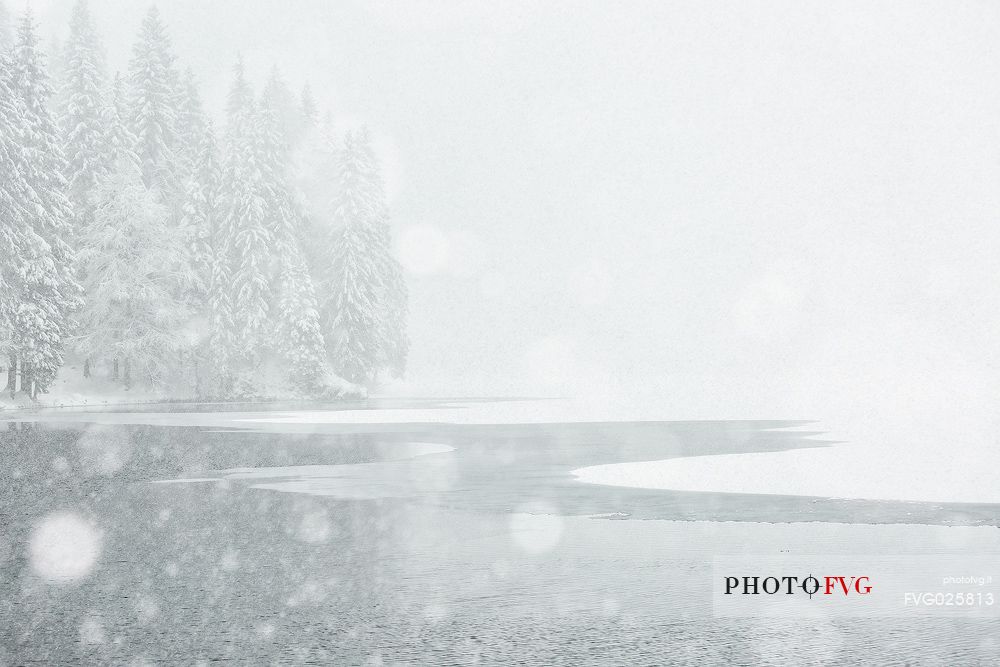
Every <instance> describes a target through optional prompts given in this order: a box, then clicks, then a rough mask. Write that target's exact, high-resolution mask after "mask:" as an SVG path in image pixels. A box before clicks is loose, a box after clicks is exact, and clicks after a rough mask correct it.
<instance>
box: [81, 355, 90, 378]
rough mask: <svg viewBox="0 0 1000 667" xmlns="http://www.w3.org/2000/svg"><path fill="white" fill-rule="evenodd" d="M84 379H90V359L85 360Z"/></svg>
mask: <svg viewBox="0 0 1000 667" xmlns="http://www.w3.org/2000/svg"><path fill="white" fill-rule="evenodd" d="M83 377H85V378H89V377H90V357H87V358H86V359H84V360H83Z"/></svg>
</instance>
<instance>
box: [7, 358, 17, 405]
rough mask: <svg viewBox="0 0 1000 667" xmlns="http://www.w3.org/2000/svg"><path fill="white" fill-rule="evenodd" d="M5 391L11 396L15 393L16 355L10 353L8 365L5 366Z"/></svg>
mask: <svg viewBox="0 0 1000 667" xmlns="http://www.w3.org/2000/svg"><path fill="white" fill-rule="evenodd" d="M7 391H9V392H10V397H11V398H14V394H15V393H17V356H16V355H13V354H12V355H10V366H8V367H7Z"/></svg>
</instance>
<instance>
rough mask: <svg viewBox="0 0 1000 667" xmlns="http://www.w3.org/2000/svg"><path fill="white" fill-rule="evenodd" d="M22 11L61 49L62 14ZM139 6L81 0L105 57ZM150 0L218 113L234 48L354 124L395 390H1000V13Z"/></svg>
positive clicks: (858, 407)
mask: <svg viewBox="0 0 1000 667" xmlns="http://www.w3.org/2000/svg"><path fill="white" fill-rule="evenodd" d="M30 5H31V6H32V8H33V9H34V11H35V12H36V17H37V19H38V22H39V28H40V34H41V35H42V37H43V45H44V44H45V42H46V39H45V38H46V37H48V39H50V40H57V41H58V40H61V39H64V38H65V31H66V30H67V25H68V18H69V11H70V6H71V3H68V2H41V1H38V0H33V1H32V2H31V3H30ZM146 9H147V6H146V5H145V4H144V3H128V4H122V3H118V2H113V1H109V0H93V1H92V2H91V13H92V14H93V16H94V20H95V23H96V24H97V26H98V29H99V31H100V32H101V34H102V35H103V37H104V41H105V43H106V45H107V48H108V56H109V61H110V62H109V65H110V69H112V70H113V69H116V68H118V69H124V68H125V65H126V63H127V58H128V57H129V54H130V48H131V44H132V42H133V40H134V37H135V33H136V30H137V29H138V26H139V24H140V22H141V19H142V16H143V15H144V13H145V11H146ZM160 9H161V14H162V16H163V20H164V22H165V23H166V25H167V26H168V29H169V31H170V35H171V38H172V40H173V42H174V46H175V50H176V52H177V54H178V56H179V62H180V64H181V65H182V66H191V67H192V68H193V69H194V70H195V72H196V73H197V75H198V77H199V80H200V81H201V87H202V91H203V95H204V96H205V99H206V108H207V109H208V110H209V111H210V112H211V113H213V114H215V115H216V117H218V115H219V114H220V113H221V109H222V108H223V101H224V96H225V92H226V90H227V87H228V83H229V80H230V76H231V70H232V66H233V63H234V61H235V58H236V54H237V53H242V55H243V57H244V59H245V61H246V67H247V72H248V78H249V79H250V80H251V81H252V82H254V83H255V84H257V85H260V84H261V83H262V82H263V81H264V79H265V78H266V76H267V73H268V72H269V71H270V68H271V67H272V65H273V64H276V65H277V66H278V67H279V69H280V70H281V71H282V73H283V74H284V76H285V77H286V78H287V79H288V80H289V83H290V85H291V86H292V88H293V89H296V88H297V87H299V86H300V85H301V84H304V83H306V82H308V83H310V84H311V87H312V90H313V91H314V94H315V96H316V98H317V100H318V106H319V107H320V108H321V109H325V108H328V109H331V110H332V113H333V117H334V119H335V121H336V122H337V123H339V124H342V125H344V126H350V125H352V124H354V123H356V122H360V120H362V119H363V120H364V122H366V123H368V124H369V126H370V127H371V130H372V132H373V135H374V136H375V137H376V145H377V148H378V150H379V153H380V157H381V159H382V161H383V163H384V165H385V167H386V170H387V181H388V187H389V194H390V197H391V201H390V205H391V206H392V209H393V220H394V237H395V240H396V245H397V251H398V254H399V257H400V259H401V261H402V263H403V265H404V267H405V268H407V270H408V281H409V287H410V291H411V307H410V311H411V316H410V336H411V339H412V346H411V356H410V364H409V370H408V373H407V381H406V384H403V385H400V386H399V387H396V388H395V390H397V391H401V392H409V393H413V392H417V393H438V394H441V393H445V394H461V393H479V394H483V393H522V394H535V395H539V394H541V395H579V396H584V397H589V398H593V399H594V400H596V401H601V402H604V401H611V402H613V401H620V400H623V399H627V400H630V401H632V400H637V397H638V396H650V397H653V398H654V399H655V402H656V404H657V405H659V406H660V407H663V408H664V409H666V410H668V411H670V412H671V413H673V412H675V411H676V412H677V416H712V417H716V418H723V417H741V416H756V415H762V416H769V417H770V416H777V413H780V415H781V416H783V417H806V418H821V417H825V416H828V415H829V414H831V413H838V412H843V413H844V414H854V413H858V414H863V413H864V411H865V410H870V411H875V412H881V413H883V414H884V413H886V411H889V412H891V413H893V414H896V415H897V416H900V417H909V416H913V415H916V414H919V413H921V412H922V411H924V410H925V409H934V410H938V411H940V410H941V409H942V408H943V407H944V406H945V405H948V404H950V403H961V404H962V405H963V406H969V403H970V402H972V403H977V402H979V403H981V405H974V406H972V407H971V408H970V409H971V410H972V411H973V412H975V413H976V420H979V419H982V418H983V415H982V412H980V411H979V410H978V408H984V409H985V408H986V406H988V405H989V403H990V402H991V400H990V398H989V396H988V394H987V390H986V389H985V387H986V386H987V385H989V386H992V384H993V383H994V376H995V374H996V361H997V359H996V357H997V354H996V349H997V345H996V342H995V335H994V332H995V331H996V330H997V327H996V324H997V321H998V312H1000V309H998V306H1000V303H998V302H1000V298H998V291H997V289H996V285H997V278H998V275H997V274H998V271H997V268H996V267H997V260H996V257H997V250H998V247H997V246H998V240H1000V235H998V233H997V232H996V230H995V225H996V211H997V210H998V208H1000V200H998V187H997V185H998V183H1000V162H998V159H997V157H998V154H1000V153H998V147H1000V136H998V129H1000V123H998V119H1000V94H998V93H1000V90H998V81H1000V76H998V74H1000V72H998V71H997V69H998V62H1000V59H998V58H997V57H996V40H995V35H996V34H997V28H998V27H1000V26H998V21H1000V8H998V7H997V6H995V5H990V4H988V3H976V2H965V3H954V4H950V5H948V7H947V11H945V10H943V8H942V6H941V5H940V4H939V3H912V2H908V3H881V4H879V5H877V6H873V5H871V4H869V3H837V5H835V6H834V5H830V4H829V3H820V2H794V3H793V2H755V3H739V4H734V3H719V2H711V3H700V2H698V3H696V2H674V3H669V4H666V3H629V4H621V5H619V4H611V3H597V2H587V3H569V2H547V3H529V2H509V3H503V4H502V5H497V6H492V7H486V6H482V4H481V3H472V2H468V3H464V2H430V1H418V2H410V3H406V4H405V5H397V4H394V3H380V2H375V3H370V2H338V3H329V2H320V1H318V0H317V1H315V2H308V1H297V2H291V3H289V2H277V1H274V2H266V1H262V0H255V2H254V3H252V7H251V6H248V5H247V4H246V3H241V2H230V1H218V2H212V3H202V2H184V1H171V2H166V3H160ZM11 10H12V11H17V10H18V8H17V7H14V6H12V7H11ZM963 410H964V407H963ZM824 413H825V414H824ZM977 423H978V422H977Z"/></svg>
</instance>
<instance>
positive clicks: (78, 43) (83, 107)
mask: <svg viewBox="0 0 1000 667" xmlns="http://www.w3.org/2000/svg"><path fill="white" fill-rule="evenodd" d="M64 58H65V63H64V67H65V79H64V83H63V87H62V95H61V96H60V114H59V125H60V127H61V129H62V138H63V150H64V153H65V155H66V161H67V171H66V180H67V181H68V183H69V192H68V196H69V200H70V203H71V204H72V206H73V213H74V231H75V230H76V229H79V228H82V227H84V226H86V225H88V224H89V221H90V216H91V215H92V213H93V206H92V203H91V201H90V196H91V194H92V192H93V189H94V187H95V185H96V183H97V181H98V179H99V178H101V176H103V175H104V174H106V173H107V171H108V168H109V164H108V161H107V151H106V147H105V140H106V133H107V132H106V129H105V118H104V113H105V105H106V102H105V101H104V94H105V72H104V69H105V68H104V54H103V50H102V48H101V45H100V42H99V41H98V38H97V33H96V32H95V30H94V25H93V22H92V21H91V18H90V11H89V8H88V3H87V0H77V2H76V4H75V5H74V7H73V14H72V18H71V19H70V32H69V41H67V43H66V47H65V49H64Z"/></svg>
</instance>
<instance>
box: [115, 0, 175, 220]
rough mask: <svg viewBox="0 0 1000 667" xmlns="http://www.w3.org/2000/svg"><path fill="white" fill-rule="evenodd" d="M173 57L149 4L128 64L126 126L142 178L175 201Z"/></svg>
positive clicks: (151, 186)
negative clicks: (133, 141) (133, 140)
mask: <svg viewBox="0 0 1000 667" xmlns="http://www.w3.org/2000/svg"><path fill="white" fill-rule="evenodd" d="M174 60H175V58H174V55H173V51H172V48H171V46H170V40H169V38H168V37H167V33H166V29H165V27H164V25H163V22H162V21H161V19H160V13H159V11H157V9H156V7H155V6H154V7H151V8H150V10H149V13H147V14H146V18H145V19H144V20H143V22H142V28H141V29H140V31H139V38H138V40H137V41H136V43H135V46H134V47H133V49H132V60H131V62H130V63H129V115H128V127H129V130H130V131H131V132H132V134H133V135H134V136H135V138H136V145H135V147H134V151H135V154H136V156H137V157H138V158H139V164H140V166H141V170H142V180H143V182H144V183H145V184H146V186H147V187H149V188H155V189H156V190H157V191H158V192H159V193H160V194H161V196H162V197H163V200H164V202H166V203H167V204H168V205H174V204H177V203H178V202H179V199H180V194H181V191H180V187H181V186H180V184H179V183H178V181H177V178H176V174H177V165H176V160H177V155H176V150H177V143H178V140H177V116H178V111H177V90H178V88H179V86H178V76H177V71H176V69H175V68H174ZM178 205H179V204H178Z"/></svg>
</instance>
